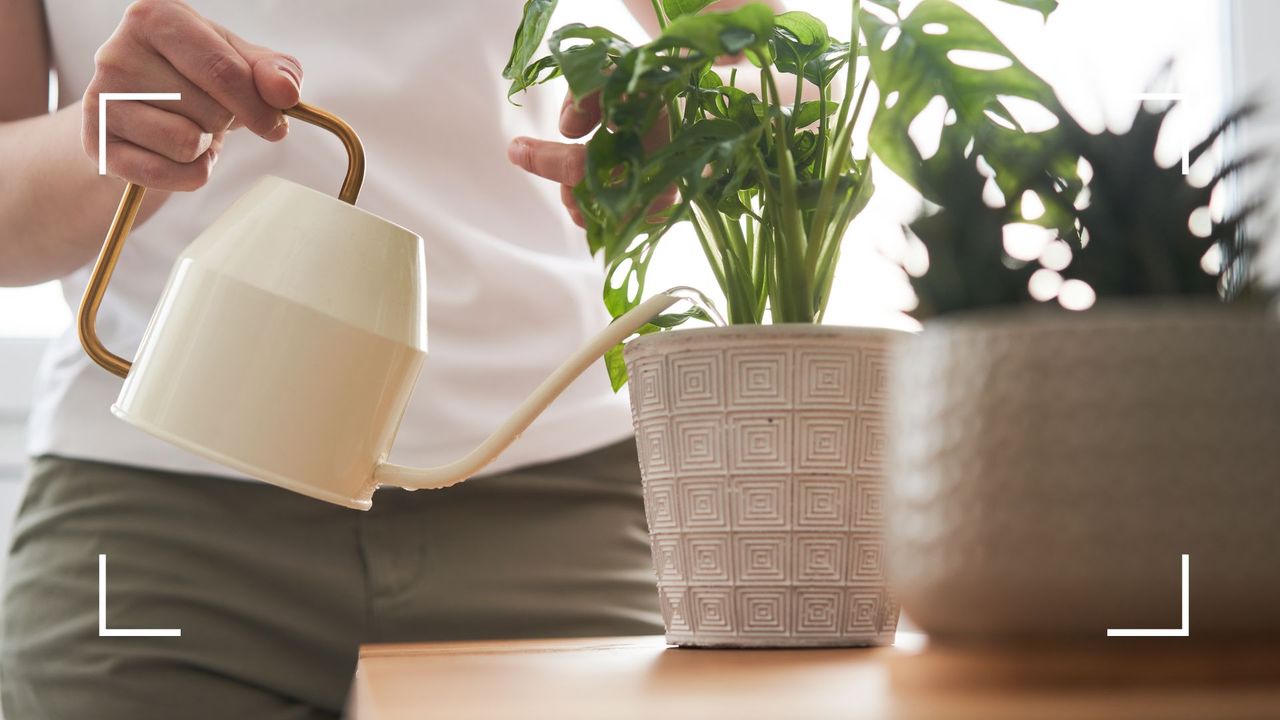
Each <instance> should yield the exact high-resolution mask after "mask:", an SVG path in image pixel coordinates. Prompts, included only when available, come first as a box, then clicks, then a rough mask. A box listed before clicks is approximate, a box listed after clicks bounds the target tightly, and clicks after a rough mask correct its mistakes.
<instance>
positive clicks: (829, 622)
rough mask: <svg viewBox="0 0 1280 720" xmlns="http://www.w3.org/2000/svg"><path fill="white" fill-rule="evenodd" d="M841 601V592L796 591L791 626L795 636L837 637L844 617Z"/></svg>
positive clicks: (842, 597)
mask: <svg viewBox="0 0 1280 720" xmlns="http://www.w3.org/2000/svg"><path fill="white" fill-rule="evenodd" d="M843 600H844V591H843V590H808V589H805V590H797V591H796V593H795V603H796V608H795V612H796V619H795V623H794V624H793V627H794V628H795V631H796V634H797V635H828V636H835V635H839V634H840V621H841V619H842V618H843V615H844V613H843V610H844V608H843Z"/></svg>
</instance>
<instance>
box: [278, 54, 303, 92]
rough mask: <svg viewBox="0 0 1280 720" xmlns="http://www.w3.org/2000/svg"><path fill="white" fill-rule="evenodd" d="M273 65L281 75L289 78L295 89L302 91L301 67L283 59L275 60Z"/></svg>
mask: <svg viewBox="0 0 1280 720" xmlns="http://www.w3.org/2000/svg"><path fill="white" fill-rule="evenodd" d="M275 66H276V70H279V71H280V74H281V75H284V76H285V77H287V78H289V82H291V83H293V87H294V89H295V90H298V91H299V92H301V91H302V68H300V67H298V66H297V65H295V64H293V63H291V62H289V61H288V60H284V59H278V60H276V61H275Z"/></svg>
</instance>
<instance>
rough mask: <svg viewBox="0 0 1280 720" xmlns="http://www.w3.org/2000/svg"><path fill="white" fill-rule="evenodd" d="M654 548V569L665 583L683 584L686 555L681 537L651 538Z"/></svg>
mask: <svg viewBox="0 0 1280 720" xmlns="http://www.w3.org/2000/svg"><path fill="white" fill-rule="evenodd" d="M650 545H652V547H653V569H654V571H655V572H656V573H657V575H658V579H659V580H661V581H663V582H682V581H683V580H684V579H685V573H684V557H683V556H684V553H683V552H682V551H681V548H680V536H679V535H657V534H654V535H652V536H650Z"/></svg>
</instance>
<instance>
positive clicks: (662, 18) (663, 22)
mask: <svg viewBox="0 0 1280 720" xmlns="http://www.w3.org/2000/svg"><path fill="white" fill-rule="evenodd" d="M650 2H652V3H653V14H654V15H656V16H657V17H658V29H659V30H666V29H667V14H666V13H664V12H663V11H662V4H661V3H660V2H658V0H650Z"/></svg>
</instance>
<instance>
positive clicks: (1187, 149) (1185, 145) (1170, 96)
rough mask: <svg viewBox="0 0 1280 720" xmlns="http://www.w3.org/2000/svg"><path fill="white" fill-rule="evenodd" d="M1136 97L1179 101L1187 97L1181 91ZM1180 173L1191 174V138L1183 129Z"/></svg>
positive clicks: (1142, 94)
mask: <svg viewBox="0 0 1280 720" xmlns="http://www.w3.org/2000/svg"><path fill="white" fill-rule="evenodd" d="M1138 99H1139V100H1141V101H1143V102H1146V101H1148V100H1153V101H1161V102H1171V103H1180V102H1184V101H1185V100H1186V99H1187V96H1186V95H1184V94H1183V93H1139V94H1138ZM1182 174H1183V175H1189V174H1191V138H1190V137H1188V135H1187V132H1186V130H1185V129H1183V132H1182Z"/></svg>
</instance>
